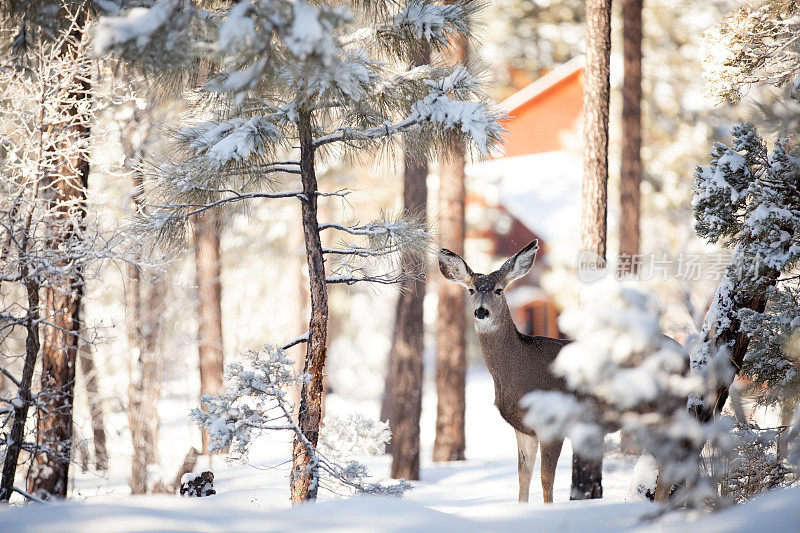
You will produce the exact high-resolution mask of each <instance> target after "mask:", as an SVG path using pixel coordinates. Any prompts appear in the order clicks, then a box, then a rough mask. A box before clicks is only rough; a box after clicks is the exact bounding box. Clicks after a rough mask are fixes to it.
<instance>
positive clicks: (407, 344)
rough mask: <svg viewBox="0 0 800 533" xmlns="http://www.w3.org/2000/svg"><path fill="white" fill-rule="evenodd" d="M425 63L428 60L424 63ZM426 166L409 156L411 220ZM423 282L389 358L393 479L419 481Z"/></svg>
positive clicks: (400, 318)
mask: <svg viewBox="0 0 800 533" xmlns="http://www.w3.org/2000/svg"><path fill="white" fill-rule="evenodd" d="M425 62H426V63H427V61H425ZM427 178H428V164H427V161H425V160H420V161H416V160H414V159H413V157H412V156H411V155H410V154H408V153H406V155H405V170H404V175H403V206H404V211H405V213H406V215H407V216H415V217H422V218H423V219H425V218H426V212H427V206H428V187H427ZM402 261H403V270H404V271H406V272H413V271H414V269H415V268H419V265H417V264H414V262H413V261H414V260H413V259H411V258H408V257H404V258H403V259H402ZM424 300H425V280H424V279H413V280H407V281H404V282H403V283H402V285H401V287H400V297H399V298H398V300H397V312H396V314H395V330H394V335H393V343H392V350H391V354H390V356H389V360H390V362H391V365H392V367H391V376H392V389H391V396H392V407H391V412H390V418H389V425H390V427H391V428H392V472H391V473H392V477H393V478H404V479H414V480H416V479H419V449H420V442H419V431H420V420H419V419H420V414H421V413H422V373H423V360H422V355H423V351H424V349H425V342H424V339H425V326H424V322H423V301H424Z"/></svg>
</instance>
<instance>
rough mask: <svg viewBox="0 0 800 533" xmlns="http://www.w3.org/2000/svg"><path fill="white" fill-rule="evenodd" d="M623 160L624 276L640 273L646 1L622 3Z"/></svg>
mask: <svg viewBox="0 0 800 533" xmlns="http://www.w3.org/2000/svg"><path fill="white" fill-rule="evenodd" d="M622 21H623V55H624V64H625V73H624V77H623V81H622V161H621V168H620V204H621V214H620V227H619V255H620V263H619V264H620V273H621V274H634V273H635V272H636V271H637V270H638V265H637V264H636V263H637V261H636V256H637V255H638V254H639V196H640V185H639V184H640V183H641V181H642V157H641V146H642V116H641V109H642V0H622Z"/></svg>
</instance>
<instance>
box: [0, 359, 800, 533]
mask: <svg viewBox="0 0 800 533" xmlns="http://www.w3.org/2000/svg"><path fill="white" fill-rule="evenodd" d="M426 392H429V394H427V395H426V402H425V405H424V410H423V421H422V426H423V432H422V440H423V463H422V478H423V480H422V481H420V482H416V483H414V489H413V490H412V491H410V492H409V493H408V494H407V496H406V497H405V499H404V500H396V499H390V498H376V497H360V498H351V499H347V500H339V499H335V498H333V497H332V496H331V495H330V494H323V495H322V497H321V501H320V502H319V503H316V504H309V505H302V506H299V507H296V508H291V507H290V505H289V501H288V489H287V476H288V465H287V464H285V461H286V459H287V458H288V457H289V443H288V441H287V440H285V439H284V438H283V437H282V436H269V437H263V438H262V439H261V440H260V441H258V443H257V444H256V445H255V447H254V449H253V451H252V454H251V457H250V462H251V463H252V466H243V465H240V464H234V465H228V464H226V463H225V462H224V461H223V460H221V459H219V458H215V460H214V464H213V465H212V469H213V471H214V472H215V475H216V480H215V486H216V489H217V492H218V494H217V495H216V496H211V497H208V498H203V499H197V498H193V499H189V498H181V497H179V496H174V495H154V496H137V497H131V496H130V495H129V494H128V488H127V479H126V476H127V472H126V471H125V470H124V469H112V471H111V472H110V473H108V474H107V475H106V476H104V477H98V476H97V475H95V474H93V473H91V472H89V473H80V472H78V473H77V474H76V479H75V483H74V488H73V493H72V494H73V498H72V501H70V502H68V503H63V504H56V505H48V506H40V505H28V506H24V507H15V508H12V509H10V510H5V511H0V532H2V533H5V532H9V533H11V532H18V533H23V532H38V531H42V532H44V531H46V532H48V533H52V532H65V533H66V532H71V531H75V532H81V533H86V532H95V531H97V532H103V533H106V532H109V533H110V532H115V531H136V532H139V531H214V532H234V531H290V530H294V531H298V530H300V531H304V530H310V531H343V532H344V531H348V532H350V531H459V532H460V533H463V532H469V531H532V530H538V531H558V532H559V533H570V532H580V531H592V532H595V531H654V530H658V531H676V532H677V531H681V532H682V533H686V532H687V531H703V532H712V531H754V530H757V529H761V528H763V527H765V524H768V525H769V528H770V530H774V531H799V530H800V506H798V505H796V504H797V503H799V502H800V491H798V490H791V491H782V492H780V493H777V494H774V495H768V496H766V497H764V498H762V499H761V500H759V501H758V502H756V503H754V504H750V505H747V506H742V507H738V508H735V509H732V510H730V511H726V512H724V513H718V514H715V515H712V516H707V517H690V516H681V515H672V516H667V517H666V518H662V519H660V520H658V521H655V522H653V521H648V520H646V517H647V515H651V514H653V513H655V512H656V511H657V509H658V508H657V507H656V506H655V505H654V504H651V503H643V502H626V497H627V495H628V485H629V480H630V477H631V474H632V470H633V462H634V460H633V459H631V458H630V457H626V456H623V455H620V454H618V453H615V452H613V451H611V452H610V453H609V455H608V456H607V458H606V461H605V464H604V480H603V481H604V483H603V485H604V495H605V497H604V498H603V499H602V500H594V501H588V502H570V501H568V500H569V484H570V464H571V450H570V448H569V445H568V443H567V444H566V445H565V447H564V452H563V454H562V456H561V460H560V462H559V467H558V471H557V474H556V487H555V500H556V503H555V504H553V505H549V506H545V505H543V504H542V503H541V486H540V484H539V483H538V472H536V473H534V482H533V483H532V486H531V488H532V491H531V503H529V504H528V505H520V504H518V503H516V495H517V481H516V448H515V440H514V434H513V431H512V430H511V429H510V428H509V427H508V426H506V425H505V423H504V422H503V421H502V420H501V419H500V417H499V415H498V414H497V412H496V410H495V408H494V406H493V405H492V401H493V391H492V383H491V378H490V377H489V375H488V374H487V373H486V372H485V371H479V370H476V371H473V372H471V373H470V376H469V379H468V389H467V402H468V404H467V413H468V416H467V456H468V458H469V459H468V460H467V461H464V462H459V463H449V464H443V463H438V464H437V463H432V462H431V461H430V460H429V458H430V457H431V446H432V442H433V427H434V416H435V397H434V395H433V391H426ZM161 407H162V413H166V415H163V416H167V417H168V419H166V420H164V423H163V425H162V428H163V431H162V435H161V447H160V448H161V455H162V462H165V464H170V463H169V461H174V462H173V463H171V464H173V465H174V468H177V465H178V464H179V460H180V458H181V457H182V455H183V454H184V453H185V451H186V450H187V449H188V447H189V445H190V444H192V441H191V439H192V438H193V437H192V435H193V433H192V431H193V428H192V426H191V424H190V423H189V422H188V419H187V418H186V417H185V415H184V414H185V413H186V411H187V410H188V407H189V405H187V404H186V402H181V401H178V400H177V399H175V398H171V397H166V398H165V399H164V400H163V401H162V405H161ZM327 408H328V409H329V410H330V411H331V412H336V413H337V414H339V415H344V414H347V413H348V411H355V410H359V411H361V412H363V413H364V414H366V415H370V416H373V415H374V414H375V413H374V412H373V411H374V410H375V409H376V406H374V405H371V404H367V405H360V406H359V405H354V404H352V403H350V402H347V401H345V400H344V399H343V398H341V397H337V396H335V395H332V396H331V397H330V398H329V400H328V405H327ZM170 415H171V418H169V417H170ZM115 451H116V450H115V448H114V447H113V445H112V448H111V452H112V465H114V464H116V465H117V467H119V466H123V467H125V460H124V455H122V457H120V455H121V454H120V453H115ZM115 457H117V458H118V460H116V461H114V458H115ZM365 462H366V463H367V464H368V465H369V466H370V467H371V469H372V471H373V472H374V473H375V474H376V475H377V476H385V475H386V474H387V473H388V470H389V462H390V458H389V457H388V456H382V457H373V458H368V459H366V460H365ZM281 463H284V464H281ZM199 468H202V465H199ZM537 470H538V464H537ZM692 520H696V521H692Z"/></svg>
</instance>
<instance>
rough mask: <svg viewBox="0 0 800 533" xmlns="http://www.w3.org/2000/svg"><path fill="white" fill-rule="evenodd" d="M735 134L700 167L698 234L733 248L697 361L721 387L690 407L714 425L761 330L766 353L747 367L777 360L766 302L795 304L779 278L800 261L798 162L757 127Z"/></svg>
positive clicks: (696, 204)
mask: <svg viewBox="0 0 800 533" xmlns="http://www.w3.org/2000/svg"><path fill="white" fill-rule="evenodd" d="M731 133H732V135H733V143H732V145H731V146H730V147H729V146H726V145H723V144H721V143H717V144H716V145H715V146H714V150H713V152H712V154H711V155H712V159H711V163H710V164H709V166H707V167H700V168H698V169H697V172H696V174H695V188H694V201H693V204H694V209H695V218H696V224H695V229H696V230H697V233H698V235H700V236H701V237H704V238H705V239H707V240H708V241H709V242H713V243H720V244H722V245H723V246H725V247H727V248H730V249H731V250H733V256H732V259H731V263H730V265H729V267H728V270H727V272H726V274H725V276H724V277H723V279H722V281H721V282H720V285H719V287H718V288H717V292H716V294H715V295H714V301H713V303H712V307H711V309H710V310H709V312H708V313H707V315H706V321H705V324H704V327H703V334H704V339H703V343H702V344H701V346H700V349H699V350H698V351H697V352H696V353H694V354H693V357H692V369H693V370H694V371H696V372H699V373H700V374H702V375H707V374H709V373H714V374H715V385H716V386H715V387H714V389H713V390H709V391H707V393H706V394H705V395H704V397H703V398H694V399H693V400H692V402H691V407H692V409H693V411H694V412H695V413H696V415H697V416H698V418H699V419H700V420H708V419H710V418H711V417H712V416H713V415H714V414H715V413H718V412H719V411H720V410H721V409H722V407H723V406H724V404H725V401H726V400H727V398H728V388H729V387H730V384H731V381H732V379H733V376H734V374H738V373H739V372H741V371H742V367H743V364H744V361H745V356H746V355H747V354H748V349H749V346H750V342H751V338H752V337H753V336H754V333H755V332H756V331H759V333H757V334H756V335H755V337H756V338H757V339H759V342H760V350H759V351H758V352H754V353H753V354H751V355H750V356H749V357H748V358H749V362H748V366H750V367H751V368H752V369H753V370H756V371H765V370H766V368H768V367H769V366H771V365H770V363H769V361H770V360H773V357H774V356H776V355H777V354H766V353H764V351H763V350H764V348H765V344H764V342H765V341H766V340H767V339H769V333H770V332H771V331H773V330H772V328H769V329H761V326H760V324H759V322H760V321H761V320H762V319H763V320H764V322H765V323H766V324H769V325H771V326H772V327H775V326H777V324H775V323H774V320H775V318H777V317H776V316H774V315H772V313H767V314H765V311H766V308H767V303H768V301H769V300H770V299H774V300H775V302H776V303H777V304H778V305H779V306H780V305H781V303H783V304H784V305H785V304H786V303H789V302H791V300H792V296H791V295H792V285H791V281H792V280H791V279H790V280H788V281H790V283H789V284H786V283H785V281H784V280H783V279H782V278H781V277H780V276H781V274H782V273H786V272H791V271H792V269H793V268H794V267H795V266H796V265H797V262H798V260H800V194H798V193H800V162H799V161H798V159H797V156H796V155H792V154H791V153H790V152H789V151H788V148H789V147H788V146H787V145H786V144H785V143H784V142H778V143H776V144H775V146H774V148H773V150H772V152H769V151H768V149H767V144H766V142H765V141H764V140H763V138H762V137H761V136H760V135H759V134H758V132H757V130H756V128H755V126H754V125H753V124H752V123H743V124H739V125H737V126H735V127H734V128H733V130H732V132H731ZM779 280H781V281H779ZM784 291H785V292H784ZM774 311H775V307H774V305H773V307H772V312H773V313H774ZM791 313H792V314H793V312H791ZM770 315H772V316H771V317H770ZM778 316H780V313H779V315H778ZM790 316H791V315H790ZM743 319H745V320H746V323H745V324H744V325H743V324H742V320H743ZM778 321H780V318H778ZM791 321H792V318H789V323H791ZM779 329H780V328H779ZM767 343H768V341H767ZM720 357H722V358H723V359H725V360H727V361H729V363H730V367H728V368H727V369H726V368H725V367H724V366H723V368H722V369H718V368H715V366H714V364H713V363H714V361H715V359H718V358H720ZM762 365H765V366H764V367H762ZM757 375H762V376H763V375H764V374H757Z"/></svg>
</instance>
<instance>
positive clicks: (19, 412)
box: [0, 267, 39, 501]
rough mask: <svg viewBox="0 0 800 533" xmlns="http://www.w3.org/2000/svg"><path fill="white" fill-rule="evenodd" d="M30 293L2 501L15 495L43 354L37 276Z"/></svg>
mask: <svg viewBox="0 0 800 533" xmlns="http://www.w3.org/2000/svg"><path fill="white" fill-rule="evenodd" d="M27 270H28V269H27V267H23V272H22V274H23V278H24V279H28V272H27ZM25 289H26V292H27V295H28V312H27V317H26V323H25V331H26V334H25V362H24V364H23V367H22V379H21V380H20V387H19V389H18V392H17V394H18V396H19V399H20V400H22V402H21V403H20V404H19V405H17V406H15V407H14V422H12V424H11V431H10V432H9V435H8V448H7V449H6V455H5V460H4V461H3V477H2V480H0V501H8V500H9V499H10V498H11V489H12V487H13V486H14V476H15V475H16V472H17V464H18V463H19V454H20V452H21V451H22V442H23V440H24V439H25V422H26V421H27V420H28V408H29V407H30V405H31V403H33V400H32V397H31V384H32V383H33V370H34V368H35V366H36V358H37V357H38V356H39V285H38V283H36V281H35V280H29V281H28V282H27V283H26V284H25Z"/></svg>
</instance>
